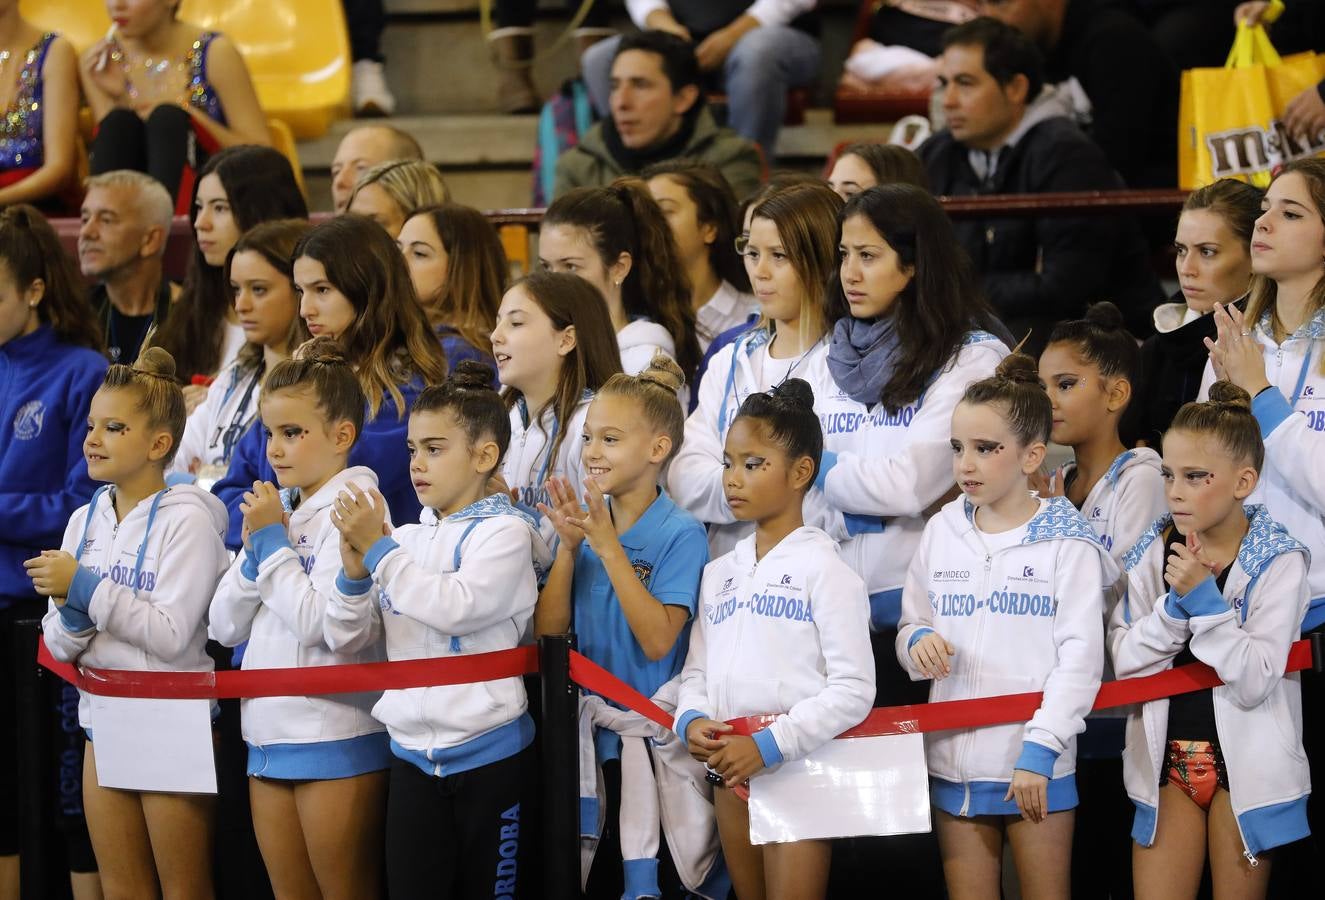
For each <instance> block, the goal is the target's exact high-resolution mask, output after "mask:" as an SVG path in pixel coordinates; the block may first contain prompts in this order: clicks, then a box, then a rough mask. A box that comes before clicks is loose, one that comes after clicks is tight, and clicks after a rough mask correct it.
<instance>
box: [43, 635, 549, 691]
mask: <svg viewBox="0 0 1325 900" xmlns="http://www.w3.org/2000/svg"><path fill="white" fill-rule="evenodd" d="M37 662H39V663H41V664H42V665H43V666H45V667H46V668H47V669H50V670H51V671H52V672H54V673H55V674H56V675H58V676H59V677H60V678H62V679H64V680H65V681H67V682H69V683H70V684H72V685H74V687H76V688H78V689H79V690H80V691H86V692H88V693H89V694H100V695H101V696H104V697H150V698H153V699H158V700H189V699H195V700H196V699H202V700H222V699H226V698H232V697H315V696H319V695H322V694H353V693H358V692H360V691H392V690H401V689H403V688H416V687H436V686H438V685H444V684H469V683H471V682H475V681H495V680H497V679H498V678H511V677H513V676H516V675H528V674H531V673H533V672H537V671H538V648H537V647H535V646H533V645H530V646H527V647H516V648H515V649H514V650H498V651H496V652H494V653H475V654H472V655H470V656H445V657H440V658H438V659H407V660H400V661H398V662H380V663H356V664H352V665H344V666H307V667H304V668H292V669H243V670H240V671H236V672H127V671H123V670H111V669H92V668H83V669H75V668H74V667H73V666H71V665H69V664H68V663H62V662H57V661H56V660H55V658H54V657H52V656H51V652H50V650H48V649H47V647H46V642H45V641H44V640H42V641H40V642H39V644H38V646H37Z"/></svg>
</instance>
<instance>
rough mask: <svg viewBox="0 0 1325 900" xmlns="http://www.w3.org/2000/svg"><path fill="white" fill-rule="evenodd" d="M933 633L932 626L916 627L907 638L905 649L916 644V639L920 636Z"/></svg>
mask: <svg viewBox="0 0 1325 900" xmlns="http://www.w3.org/2000/svg"><path fill="white" fill-rule="evenodd" d="M933 633H934V629H933V628H917V629H916V630H915V631H913V632H912V633H911V637H909V638H908V639H907V641H906V649H907V650H910V649H911V648H912V647H914V646H915V645H916V641H918V640H920V639H921V638H922V637H924V636H925V635H927V634H933Z"/></svg>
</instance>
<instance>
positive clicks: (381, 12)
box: [341, 0, 386, 62]
mask: <svg viewBox="0 0 1325 900" xmlns="http://www.w3.org/2000/svg"><path fill="white" fill-rule="evenodd" d="M341 6H342V7H343V8H344V10H345V30H346V31H348V32H349V33H350V59H352V60H354V61H355V62H358V61H359V60H361V59H373V60H377V61H378V62H382V31H383V29H385V28H386V10H385V9H384V8H383V7H382V0H341Z"/></svg>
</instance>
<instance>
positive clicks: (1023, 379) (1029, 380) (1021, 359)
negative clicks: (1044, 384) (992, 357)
mask: <svg viewBox="0 0 1325 900" xmlns="http://www.w3.org/2000/svg"><path fill="white" fill-rule="evenodd" d="M994 374H995V375H997V376H998V377H999V378H1002V379H1003V380H1004V381H1011V382H1012V383H1013V384H1036V385H1038V384H1039V383H1040V367H1039V364H1038V363H1036V362H1035V360H1034V359H1032V358H1031V357H1029V356H1027V355H1026V354H1025V353H1009V354H1008V355H1007V356H1006V357H1004V358H1003V361H1002V362H1000V363H999V364H998V368H997V369H995V370H994Z"/></svg>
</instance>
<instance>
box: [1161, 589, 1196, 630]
mask: <svg viewBox="0 0 1325 900" xmlns="http://www.w3.org/2000/svg"><path fill="white" fill-rule="evenodd" d="M1164 611H1165V612H1166V613H1168V614H1169V615H1170V616H1172V617H1173V618H1175V619H1178V620H1179V621H1182V622H1186V621H1187V620H1188V619H1189V618H1191V613H1189V612H1187V610H1185V609H1183V607H1182V601H1181V600H1179V599H1178V595H1177V593H1176V592H1175V591H1174V590H1173V589H1172V588H1169V593H1168V596H1166V597H1165V598H1164Z"/></svg>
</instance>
